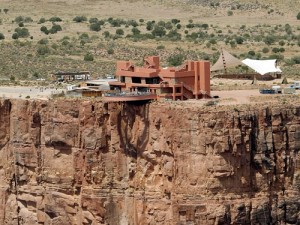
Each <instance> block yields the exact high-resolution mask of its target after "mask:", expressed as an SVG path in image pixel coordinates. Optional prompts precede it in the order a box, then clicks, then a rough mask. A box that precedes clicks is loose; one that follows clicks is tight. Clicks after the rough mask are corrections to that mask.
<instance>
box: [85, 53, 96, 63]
mask: <svg viewBox="0 0 300 225" xmlns="http://www.w3.org/2000/svg"><path fill="white" fill-rule="evenodd" d="M83 60H84V61H94V56H93V55H92V54H91V53H89V52H88V53H86V54H85V55H84V58H83Z"/></svg>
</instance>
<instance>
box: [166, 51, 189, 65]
mask: <svg viewBox="0 0 300 225" xmlns="http://www.w3.org/2000/svg"><path fill="white" fill-rule="evenodd" d="M184 58H185V56H184V55H183V54H181V53H179V54H175V55H171V56H169V57H168V59H167V62H168V64H169V65H170V66H180V65H181V64H182V63H183V61H184Z"/></svg>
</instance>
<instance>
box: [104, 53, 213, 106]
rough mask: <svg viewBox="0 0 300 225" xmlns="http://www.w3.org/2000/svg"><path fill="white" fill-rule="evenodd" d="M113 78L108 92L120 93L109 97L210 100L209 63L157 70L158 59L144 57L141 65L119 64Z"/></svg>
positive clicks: (193, 63)
mask: <svg viewBox="0 0 300 225" xmlns="http://www.w3.org/2000/svg"><path fill="white" fill-rule="evenodd" d="M116 78H117V79H118V81H112V82H109V85H110V89H111V90H116V92H115V93H117V92H118V91H119V93H120V94H117V96H116V95H114V94H112V95H113V96H110V97H114V98H116V97H119V100H120V101H122V97H123V98H124V97H127V98H130V96H133V97H135V98H136V100H138V99H141V100H142V99H143V98H147V96H151V97H148V98H151V99H158V100H159V99H170V100H187V99H201V98H209V97H210V62H209V61H187V62H186V63H185V64H184V65H182V66H180V67H166V68H162V67H160V59H159V57H158V56H151V57H145V59H144V66H142V67H136V66H134V65H133V63H132V62H130V61H118V62H117V70H116Z"/></svg>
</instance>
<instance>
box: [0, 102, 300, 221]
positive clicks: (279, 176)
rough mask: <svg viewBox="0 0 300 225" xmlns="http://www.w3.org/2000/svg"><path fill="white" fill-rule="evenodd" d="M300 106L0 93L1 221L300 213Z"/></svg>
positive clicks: (287, 217)
mask: <svg viewBox="0 0 300 225" xmlns="http://www.w3.org/2000/svg"><path fill="white" fill-rule="evenodd" d="M299 149H300V107H296V106H284V107H283V106H279V107H272V108H270V107H267V106H264V107H261V108H259V107H252V108H251V107H247V108H245V109H243V108H241V109H237V108H233V107H232V108H230V107H227V108H222V107H220V106H219V107H216V106H211V107H206V108H205V107H204V108H203V107H192V106H189V107H187V105H186V104H184V105H183V104H180V103H150V104H129V103H105V104H104V103H102V102H101V101H97V100H90V101H84V100H53V101H32V100H30V101H25V100H1V101H0V224H7V225H8V224H9V225H21V224H30V225H31V224H49V225H50V224H52V225H64V224H66V225H67V224H75V225H77V224H78V225H79V224H80V225H81V224H86V225H87V224H92V225H96V224H97V225H98V224H105V225H116V224H121V225H140V224H142V225H143V224H145V225H174V224H182V225H183V224H189V225H192V224H208V225H210V224H211V225H215V224H243V225H244V224H300V197H299V196H300V195H299V192H300V161H299V160H300V158H299Z"/></svg>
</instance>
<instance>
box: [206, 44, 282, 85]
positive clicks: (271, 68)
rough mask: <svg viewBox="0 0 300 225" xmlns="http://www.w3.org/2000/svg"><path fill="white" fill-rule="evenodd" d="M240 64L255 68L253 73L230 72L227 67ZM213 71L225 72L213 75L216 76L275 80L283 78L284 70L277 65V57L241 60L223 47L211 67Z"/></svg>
mask: <svg viewBox="0 0 300 225" xmlns="http://www.w3.org/2000/svg"><path fill="white" fill-rule="evenodd" d="M239 65H246V66H247V67H249V68H251V69H252V70H254V72H252V73H248V72H247V73H228V72H227V69H228V68H230V67H236V66H239ZM210 71H211V72H220V71H224V73H222V74H220V73H218V74H215V75H214V76H213V77H216V78H227V79H249V80H254V79H257V80H273V79H274V78H281V73H282V71H281V70H280V68H279V67H278V66H277V61H276V60H275V59H270V60H253V59H245V60H243V61H240V60H239V59H238V58H236V57H234V56H233V55H231V54H230V53H229V52H227V51H225V50H224V49H221V54H220V57H219V59H218V60H217V62H216V63H215V64H214V65H213V66H212V67H211V69H210Z"/></svg>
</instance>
